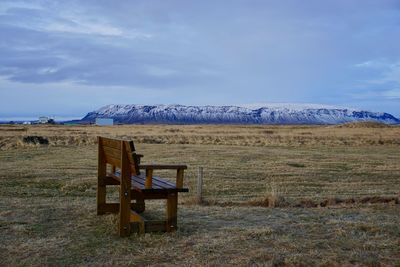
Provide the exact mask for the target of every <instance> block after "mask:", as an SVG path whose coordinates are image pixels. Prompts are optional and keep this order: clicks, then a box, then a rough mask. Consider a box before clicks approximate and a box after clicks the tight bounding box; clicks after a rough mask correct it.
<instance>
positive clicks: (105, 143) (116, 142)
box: [101, 137, 122, 150]
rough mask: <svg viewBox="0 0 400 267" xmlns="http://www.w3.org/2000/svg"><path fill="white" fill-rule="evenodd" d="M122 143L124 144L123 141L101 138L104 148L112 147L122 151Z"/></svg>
mask: <svg viewBox="0 0 400 267" xmlns="http://www.w3.org/2000/svg"><path fill="white" fill-rule="evenodd" d="M121 143H122V142H121V140H116V139H110V138H106V137H101V144H102V146H103V147H111V148H115V149H119V150H121Z"/></svg>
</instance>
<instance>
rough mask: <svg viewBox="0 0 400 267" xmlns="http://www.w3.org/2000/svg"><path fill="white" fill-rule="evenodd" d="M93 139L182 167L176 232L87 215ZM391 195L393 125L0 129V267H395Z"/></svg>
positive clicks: (396, 158)
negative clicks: (147, 230) (127, 228)
mask: <svg viewBox="0 0 400 267" xmlns="http://www.w3.org/2000/svg"><path fill="white" fill-rule="evenodd" d="M97 135H102V136H109V137H118V138H128V139H132V140H134V141H135V144H136V149H137V150H138V151H139V152H140V153H141V154H144V155H145V157H144V159H143V162H145V163H151V162H157V163H186V164H187V165H188V166H189V169H188V171H187V173H186V178H185V183H186V185H187V186H188V187H189V189H190V190H191V191H190V192H189V193H187V194H184V193H183V194H180V199H179V210H178V212H179V218H178V226H179V229H178V231H177V232H176V233H172V234H159V233H152V234H146V235H143V236H138V235H135V234H134V235H132V236H131V237H129V238H119V237H118V235H117V231H116V225H117V224H116V220H117V217H116V216H114V215H105V216H97V215H96V206H95V199H96V197H95V196H96V170H97V169H96V166H97V161H96V156H97V154H96V144H95V142H96V136H97ZM200 166H202V167H204V196H205V202H204V204H203V205H197V204H195V201H194V197H195V189H196V188H195V184H196V172H197V168H198V167H200ZM158 174H161V175H163V176H165V175H167V176H168V174H171V176H173V174H172V173H168V172H165V173H158ZM399 197H400V127H385V126H382V125H377V124H368V123H367V124H350V125H345V126H244V125H234V126H221V125H193V126H179V125H162V126H161V125H129V126H127V125H121V126H114V127H97V126H62V125H58V126H39V125H32V126H21V125H1V126H0V266H30V265H35V266H38V265H39V266H41V265H45V266H47V265H48V266H87V265H89V266H98V265H100V266H103V265H104V266H114V265H123V266H126V265H128V266H130V265H131V266H175V265H180V266H400V203H399ZM110 198H117V192H116V191H115V190H114V191H113V192H112V194H111V196H110ZM146 204H147V209H146V212H145V214H147V215H148V216H160V214H161V213H163V212H164V210H163V208H164V206H163V203H162V202H158V201H153V202H151V201H150V202H149V203H146Z"/></svg>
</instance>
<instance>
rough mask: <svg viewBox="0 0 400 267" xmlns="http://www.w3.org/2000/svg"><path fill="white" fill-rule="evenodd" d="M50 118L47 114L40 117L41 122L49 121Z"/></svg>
mask: <svg viewBox="0 0 400 267" xmlns="http://www.w3.org/2000/svg"><path fill="white" fill-rule="evenodd" d="M49 120H50V118H49V117H46V116H42V117H39V123H48V122H49Z"/></svg>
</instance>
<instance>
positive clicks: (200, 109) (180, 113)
mask: <svg viewBox="0 0 400 267" xmlns="http://www.w3.org/2000/svg"><path fill="white" fill-rule="evenodd" d="M96 118H113V119H114V121H115V122H116V123H124V124H134V123H161V124H340V123H348V122H360V121H370V122H380V123H385V124H399V123H400V120H399V119H397V118H395V117H394V116H393V115H391V114H389V113H381V112H370V111H364V110H355V109H346V108H336V107H329V106H320V105H296V104H265V105H253V106H183V105H107V106H104V107H102V108H100V109H98V110H96V111H93V112H90V113H88V114H87V115H86V116H85V117H84V118H82V120H81V123H91V122H94V121H95V119H96Z"/></svg>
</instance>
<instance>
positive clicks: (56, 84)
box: [0, 0, 400, 117]
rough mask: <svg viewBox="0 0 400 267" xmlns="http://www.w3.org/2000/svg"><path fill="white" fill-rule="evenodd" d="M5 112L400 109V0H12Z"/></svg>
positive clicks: (4, 21)
mask: <svg viewBox="0 0 400 267" xmlns="http://www.w3.org/2000/svg"><path fill="white" fill-rule="evenodd" d="M0 37H1V38H0V117H16V116H39V115H56V116H78V117H79V116H83V115H85V114H86V113H87V112H89V111H91V110H94V109H97V108H99V107H101V106H103V105H106V104H118V103H120V104H184V105H185V104H186V105H192V104H193V105H231V104H250V103H265V102H295V103H320V104H329V105H339V106H346V107H354V108H362V109H368V110H372V111H385V112H390V113H392V114H393V115H395V116H400V0H397V1H394V0H393V1H390V0H388V1H386V0H373V1H368V0H359V1H355V0H354V1H351V0H342V1H341V0H331V1H329V0H324V1H321V0H315V1H312V0H304V1H298V0H292V1H285V0H283V1H282V0H280V1H272V0H271V1H268V0H260V1H252V0H246V1H245V0H243V1H235V0H226V1H216V0H213V1H212V0H210V1H206V0H202V1H195V0H193V1H184V0H182V1H168V0H160V1H152V0H143V1H132V0H129V1H128V0H126V1H122V0H121V1H110V0H103V1H90V0H85V1H72V0H68V1H65V0H63V1H56V0H52V1H50V0H49V1H35V0H29V1H18V0H10V1H7V0H0Z"/></svg>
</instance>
